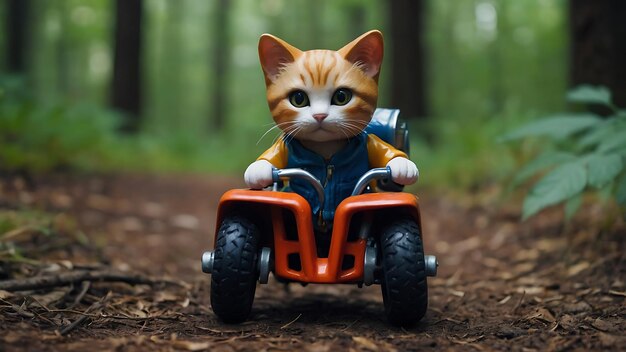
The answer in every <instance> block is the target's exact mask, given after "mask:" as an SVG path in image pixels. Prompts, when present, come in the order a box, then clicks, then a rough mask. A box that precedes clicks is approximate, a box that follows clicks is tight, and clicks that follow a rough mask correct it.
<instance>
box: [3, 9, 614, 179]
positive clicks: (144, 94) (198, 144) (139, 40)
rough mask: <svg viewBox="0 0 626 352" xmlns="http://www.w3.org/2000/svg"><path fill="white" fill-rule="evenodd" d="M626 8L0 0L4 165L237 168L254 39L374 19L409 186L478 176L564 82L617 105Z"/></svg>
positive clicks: (249, 108)
mask: <svg viewBox="0 0 626 352" xmlns="http://www.w3.org/2000/svg"><path fill="white" fill-rule="evenodd" d="M624 7H625V6H624V5H623V3H622V2H621V1H618V0H603V1H582V0H572V1H565V0H523V1H506V0H457V1H436V0H419V1H417V0H415V1H401V0H399V1H376V0H346V1H330V0H317V1H305V0H289V1H288V0H261V1H253V0H232V1H229V0H215V1H201V0H176V1H174V0H170V1H167V0H143V1H142V0H117V1H114V0H56V1H52V0H4V1H2V2H0V28H3V30H1V32H0V34H1V35H0V52H1V53H3V55H2V57H1V58H0V59H1V60H0V168H1V169H5V170H22V171H26V172H42V171H50V170H58V169H68V168H69V169H72V170H88V171H110V170H123V171H131V172H134V171H153V172H210V173H223V174H241V172H242V171H243V170H244V169H245V167H246V166H247V165H248V163H250V162H251V161H252V160H254V159H255V158H256V156H257V155H258V154H259V153H260V152H262V151H263V150H264V149H265V148H267V147H268V146H269V145H270V144H271V142H272V139H273V137H274V136H273V135H272V136H266V137H265V138H264V139H263V140H260V141H259V138H260V137H261V135H263V133H264V132H265V131H266V130H267V129H269V128H270V127H271V124H270V123H271V122H272V120H271V116H270V115H269V112H268V108H267V104H266V101H265V87H264V83H263V76H262V73H261V70H260V66H259V63H258V56H257V51H256V47H257V41H258V38H259V36H260V35H261V34H262V33H264V32H269V33H272V34H275V35H277V36H279V37H281V38H283V39H285V40H287V41H288V42H290V43H292V44H293V45H295V46H297V47H299V48H301V49H303V50H306V49H313V48H329V49H338V48H340V47H341V46H343V45H344V44H345V43H347V42H349V41H350V40H352V39H353V38H355V37H356V36H358V35H359V34H361V33H363V32H365V31H367V30H369V29H373V28H377V29H380V30H382V31H383V33H384V36H385V41H386V53H385V55H386V56H385V64H384V67H383V70H382V74H381V92H380V94H381V97H380V99H379V106H380V107H399V108H401V109H402V116H403V117H404V118H405V119H407V120H408V121H409V124H410V126H411V129H412V159H413V160H415V161H416V162H417V164H418V166H419V167H420V169H421V170H422V174H423V177H422V180H421V182H424V183H426V184H427V185H431V186H440V187H460V188H480V187H482V186H485V185H489V184H493V183H496V182H500V181H502V180H503V179H506V178H507V177H509V176H510V175H511V173H512V171H513V170H514V169H515V167H516V165H517V164H518V163H519V162H520V160H525V159H528V158H529V157H530V156H531V155H534V154H536V153H537V150H538V149H540V148H541V144H540V143H526V144H523V145H522V146H521V147H520V146H517V147H516V148H514V149H512V148H510V146H508V145H505V144H500V143H498V142H497V139H498V137H499V136H501V135H502V134H503V133H505V132H507V131H508V130H510V129H511V128H513V127H516V126H519V125H521V124H523V123H526V122H528V121H532V120H535V119H538V118H540V117H543V116H545V115H547V114H550V113H554V112H558V111H561V110H564V109H566V108H567V107H566V101H565V94H566V91H567V90H568V88H569V87H572V86H575V85H577V84H580V83H591V84H602V85H606V86H608V87H610V88H611V89H612V90H613V94H614V97H615V100H616V102H618V103H620V102H621V103H622V106H624V101H625V99H624V92H625V89H624V85H625V84H626V83H625V82H626V79H625V78H624V77H623V76H624V68H623V66H624V65H623V63H624V62H626V60H624V59H625V58H624V50H623V49H624V45H626V44H625V43H624V42H626V41H625V40H623V39H624V38H626V35H625V34H624V33H623V32H624V31H623V30H621V29H619V26H615V25H614V24H615V23H617V22H616V21H620V19H619V14H622V15H623V14H624V11H623V10H624ZM621 27H624V26H621ZM620 31H621V32H620ZM620 38H621V40H620ZM620 45H621V47H620ZM620 55H621V57H620ZM620 62H621V64H619V63H620ZM618 66H621V68H619V67H618ZM619 70H621V71H620V72H619V74H617V73H616V72H618V71H619ZM620 75H621V76H620Z"/></svg>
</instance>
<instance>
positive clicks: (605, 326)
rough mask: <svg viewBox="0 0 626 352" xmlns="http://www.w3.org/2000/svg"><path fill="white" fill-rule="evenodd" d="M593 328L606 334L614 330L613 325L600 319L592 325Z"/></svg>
mask: <svg viewBox="0 0 626 352" xmlns="http://www.w3.org/2000/svg"><path fill="white" fill-rule="evenodd" d="M591 326H593V327H594V328H596V329H598V330H600V331H605V332H606V331H611V330H613V324H611V323H608V322H606V321H604V320H602V319H600V318H596V320H594V321H593V323H591Z"/></svg>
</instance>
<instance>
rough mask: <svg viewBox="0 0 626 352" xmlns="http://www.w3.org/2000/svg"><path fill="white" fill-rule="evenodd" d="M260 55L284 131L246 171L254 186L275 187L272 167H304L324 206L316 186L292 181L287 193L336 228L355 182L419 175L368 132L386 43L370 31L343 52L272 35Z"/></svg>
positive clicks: (395, 151) (272, 106)
mask: <svg viewBox="0 0 626 352" xmlns="http://www.w3.org/2000/svg"><path fill="white" fill-rule="evenodd" d="M259 57H260V61H261V66H262V68H263V73H264V74H265V84H266V87H267V101H268V104H269V108H270V111H271V113H272V116H273V118H274V121H275V122H276V126H278V127H279V128H280V129H282V131H283V132H284V133H283V134H282V135H281V136H280V137H279V138H278V140H277V141H276V142H275V143H274V144H273V145H272V146H271V147H270V148H269V149H268V150H267V151H265V152H264V153H263V154H262V155H261V156H260V157H259V158H258V159H257V160H256V161H255V162H253V163H252V164H250V166H249V167H248V168H247V170H246V172H245V174H244V179H245V182H246V184H247V185H248V187H250V188H253V189H260V188H264V187H266V186H269V185H271V184H272V168H279V169H282V168H302V169H304V170H307V171H309V172H310V173H312V174H313V175H314V176H315V177H316V178H317V179H319V180H320V182H321V183H322V185H324V190H325V191H324V193H325V197H326V202H325V205H324V208H323V209H322V212H321V213H320V204H318V201H317V196H316V195H315V192H314V190H313V188H312V187H311V186H310V185H308V184H307V183H306V182H304V181H299V180H291V181H290V185H289V187H290V188H291V190H292V191H294V192H296V193H298V194H300V195H302V196H303V197H304V198H306V199H307V200H308V201H309V203H310V204H311V209H312V211H313V213H314V214H317V215H318V216H319V217H320V218H323V220H324V221H326V222H330V223H332V218H333V216H334V211H335V208H336V207H337V205H338V204H339V203H340V202H341V201H342V200H343V199H345V198H346V197H348V196H349V195H350V193H351V192H352V189H353V187H354V186H355V184H356V182H357V180H358V179H359V177H360V176H362V175H363V174H364V173H365V172H366V171H368V170H369V169H371V168H375V167H385V166H389V167H390V168H391V178H392V181H394V182H396V183H399V184H402V185H408V184H412V183H414V182H415V181H416V180H417V177H418V170H417V167H416V166H415V164H414V163H413V162H412V161H410V160H409V159H408V158H407V155H406V154H405V153H404V152H402V151H400V150H398V149H396V148H394V147H392V146H391V145H389V144H387V143H385V142H383V141H382V140H381V139H380V138H378V137H377V136H375V135H372V134H367V133H365V132H364V131H363V130H364V128H365V127H366V126H367V124H368V123H369V122H370V120H371V118H372V114H373V113H374V110H375V109H376V102H377V99H378V75H379V73H380V68H381V64H382V58H383V37H382V34H381V33H380V32H379V31H376V30H373V31H369V32H367V33H365V34H363V35H361V36H360V37H359V38H357V39H355V40H354V41H352V42H350V43H349V44H347V45H346V46H344V47H343V48H341V49H339V50H338V51H332V50H310V51H301V50H299V49H297V48H295V47H293V46H291V45H289V44H288V43H286V42H285V41H283V40H281V39H279V38H277V37H274V36H272V35H269V34H264V35H262V36H261V38H260V40H259Z"/></svg>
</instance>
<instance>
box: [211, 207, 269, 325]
mask: <svg viewBox="0 0 626 352" xmlns="http://www.w3.org/2000/svg"><path fill="white" fill-rule="evenodd" d="M258 243H259V230H258V228H257V227H256V225H254V224H253V223H252V222H250V221H249V220H248V219H246V218H245V217H241V216H230V217H227V218H225V219H224V221H223V222H222V225H221V226H220V229H219V232H218V235H217V243H216V245H215V259H214V263H213V272H212V274H211V306H212V307H213V312H215V314H216V315H217V316H218V317H220V319H222V320H223V321H224V322H226V323H240V322H243V321H244V320H246V319H247V318H248V316H249V315H250V311H251V310H252V302H253V301H254V293H255V291H256V281H257V279H258V277H259V274H258V269H257V251H258Z"/></svg>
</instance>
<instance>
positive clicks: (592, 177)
mask: <svg viewBox="0 0 626 352" xmlns="http://www.w3.org/2000/svg"><path fill="white" fill-rule="evenodd" d="M588 160H589V163H588V164H587V167H588V173H589V185H590V186H593V187H595V188H602V186H604V185H606V184H607V183H609V182H610V181H612V180H613V179H614V178H615V177H616V176H617V175H618V174H619V173H620V171H622V168H623V167H624V165H623V163H622V157H621V156H619V155H618V154H608V155H604V154H591V155H590V156H589V159H588Z"/></svg>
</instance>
